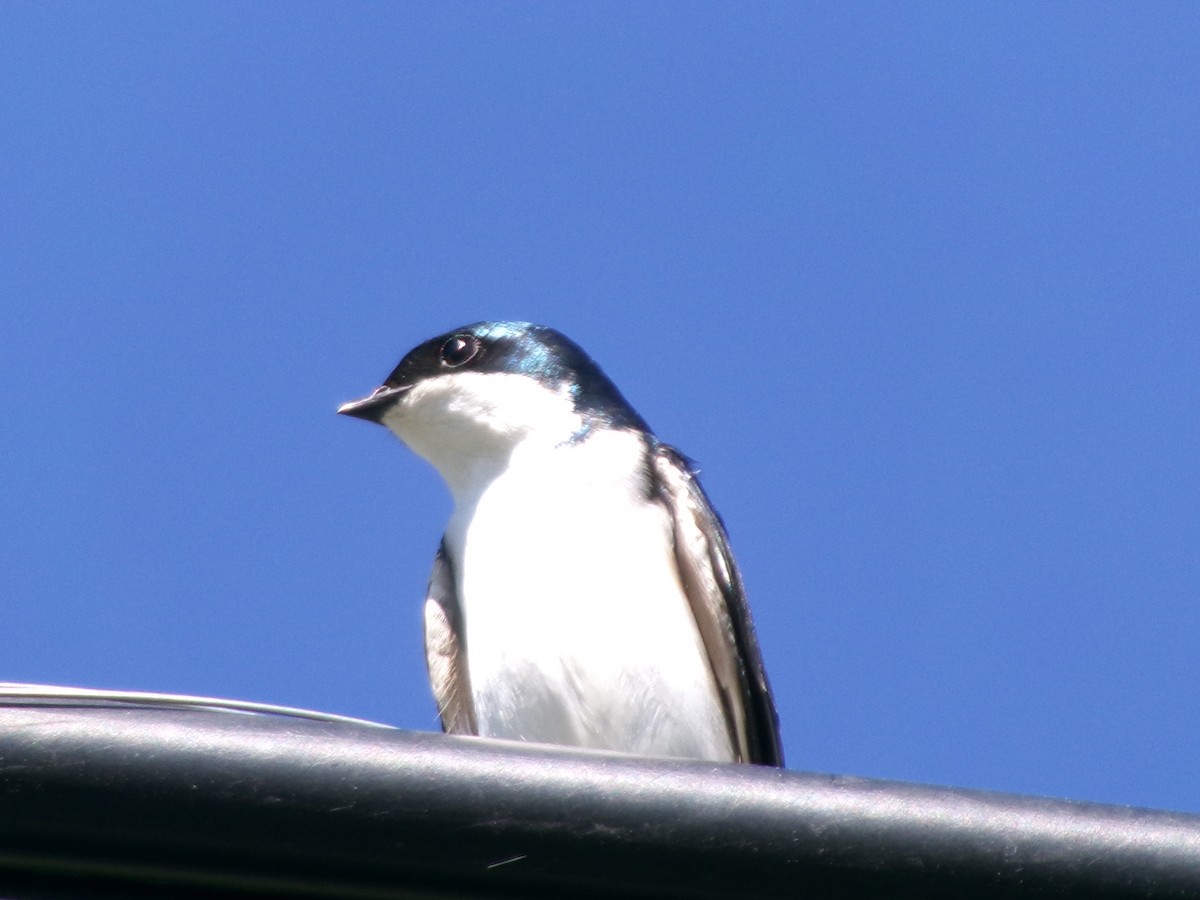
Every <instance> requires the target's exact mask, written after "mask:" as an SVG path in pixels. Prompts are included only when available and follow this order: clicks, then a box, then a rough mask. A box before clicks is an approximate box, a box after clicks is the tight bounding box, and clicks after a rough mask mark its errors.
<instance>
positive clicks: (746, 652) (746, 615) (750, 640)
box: [654, 444, 783, 766]
mask: <svg viewBox="0 0 1200 900" xmlns="http://www.w3.org/2000/svg"><path fill="white" fill-rule="evenodd" d="M654 476H655V482H656V487H657V488H658V493H659V496H660V497H661V499H662V501H663V502H664V503H665V504H666V506H667V509H668V510H669V511H670V513H671V518H672V520H673V522H674V528H675V557H676V560H677V562H678V564H679V572H680V575H681V577H682V580H683V587H684V591H685V592H686V593H687V598H688V603H689V604H690V605H691V608H692V614H693V615H694V616H695V617H696V625H697V626H698V627H699V630H700V637H701V639H702V640H703V642H704V648H705V650H706V651H707V652H708V658H709V662H710V663H711V665H712V670H713V675H714V676H715V678H716V682H717V689H718V690H719V691H720V693H721V701H722V704H723V705H724V707H725V715H726V718H727V720H728V721H729V725H730V732H731V735H732V737H733V742H734V748H735V749H736V751H737V755H738V758H739V761H741V762H751V763H760V764H763V765H769V766H782V765H783V746H782V744H781V743H780V740H779V716H778V715H777V714H776V712H775V701H774V698H773V697H772V696H771V686H770V684H769V683H768V682H767V673H766V670H765V669H764V668H763V662H762V654H761V653H760V651H759V649H758V638H757V637H756V636H755V634H754V623H753V622H752V621H751V619H750V608H749V606H748V605H747V603H746V594H745V591H744V590H743V589H742V579H741V576H740V575H739V574H738V570H737V565H736V564H735V563H734V561H733V554H732V553H731V552H730V550H729V540H728V538H727V537H726V535H725V526H724V525H723V524H722V523H721V519H720V517H719V516H718V515H717V513H716V512H715V511H714V510H713V508H712V505H711V504H710V503H709V502H708V497H707V496H706V495H705V493H704V490H703V488H701V487H700V483H699V481H697V480H696V476H695V473H694V472H693V471H692V468H691V466H689V465H688V462H687V460H686V459H685V458H684V457H683V456H682V455H681V454H680V453H679V452H678V451H676V450H675V449H674V448H672V447H668V446H666V445H665V444H659V445H658V446H657V447H656V448H655V450H654Z"/></svg>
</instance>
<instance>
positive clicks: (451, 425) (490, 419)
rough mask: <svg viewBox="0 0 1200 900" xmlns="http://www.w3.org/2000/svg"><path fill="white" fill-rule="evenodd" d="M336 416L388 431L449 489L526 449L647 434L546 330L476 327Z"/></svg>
mask: <svg viewBox="0 0 1200 900" xmlns="http://www.w3.org/2000/svg"><path fill="white" fill-rule="evenodd" d="M338 412H339V413H342V414H343V415H348V416H354V417H356V418H360V419H366V420H367V421H370V422H377V423H379V424H381V425H385V426H386V427H387V428H389V429H390V430H391V431H392V432H393V433H395V434H396V435H397V436H398V437H399V438H400V439H401V440H402V441H404V442H405V443H406V444H408V446H409V447H411V448H412V449H413V451H414V452H416V453H417V454H419V455H420V456H422V457H424V458H425V459H427V460H429V462H431V463H432V464H433V465H434V466H435V467H436V468H437V469H438V470H439V471H440V472H441V474H442V476H443V477H444V478H445V479H446V481H447V483H449V485H450V487H451V490H455V487H456V482H461V481H463V480H464V479H474V478H476V477H478V476H479V474H480V470H481V469H488V468H492V467H500V468H502V467H503V466H504V465H506V463H507V460H508V458H509V456H510V455H511V454H512V452H513V450H514V449H515V448H516V447H518V446H520V445H522V444H525V443H527V442H532V443H534V444H545V445H547V446H557V445H560V444H563V443H569V442H572V441H578V440H581V439H584V438H586V436H587V435H588V433H589V432H591V431H592V430H593V429H596V428H627V429H633V430H641V431H647V430H648V429H647V427H646V423H645V422H644V421H643V420H642V419H641V417H640V416H638V414H637V413H636V412H635V411H634V410H633V408H632V407H631V406H630V405H629V404H628V403H627V402H626V400H625V398H624V397H622V396H621V393H620V391H618V390H617V388H616V386H615V385H614V384H613V383H612V381H610V380H609V378H608V376H607V375H605V374H604V372H602V371H601V369H600V367H599V366H597V365H596V363H595V362H593V361H592V359H591V358H590V357H589V356H588V355H587V354H586V353H584V351H583V350H582V349H581V348H580V347H579V345H577V344H576V343H575V342H573V341H572V340H570V338H568V337H566V336H565V335H563V334H561V333H560V332H558V331H555V330H554V329H553V328H547V327H546V326H544V325H531V324H529V323H526V322H477V323H475V324H474V325H468V326H466V327H464V328H457V329H455V330H453V331H449V332H446V333H445V334H442V335H439V336H438V337H435V338H432V339H430V340H428V341H426V342H425V343H423V344H421V345H420V346H418V347H416V348H414V349H413V350H411V351H409V353H408V354H407V355H406V356H405V357H404V358H403V359H402V360H400V363H399V365H397V366H396V368H395V369H393V370H392V373H391V374H390V375H389V376H388V377H387V379H386V380H385V381H384V382H383V384H382V385H380V386H379V387H378V388H376V389H375V391H374V392H372V393H371V394H370V395H368V396H366V397H364V398H363V399H361V400H354V401H351V402H350V403H346V404H343V405H342V406H341V407H340V408H339V409H338Z"/></svg>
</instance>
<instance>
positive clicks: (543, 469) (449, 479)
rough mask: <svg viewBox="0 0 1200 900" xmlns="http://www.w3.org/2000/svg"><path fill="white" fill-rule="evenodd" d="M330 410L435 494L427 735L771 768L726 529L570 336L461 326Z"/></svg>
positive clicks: (765, 701) (497, 325)
mask: <svg viewBox="0 0 1200 900" xmlns="http://www.w3.org/2000/svg"><path fill="white" fill-rule="evenodd" d="M338 412H339V413H343V414H345V415H349V416H355V417H357V418H360V419H366V420H368V421H370V422H377V423H379V424H381V425H385V426H386V427H387V428H389V429H390V430H391V431H392V432H393V433H394V434H396V436H397V437H399V438H400V439H401V440H402V441H403V442H404V443H406V444H407V445H408V446H409V447H410V448H411V449H412V450H413V451H415V452H416V453H417V454H418V455H420V456H422V457H424V458H425V459H426V460H428V461H429V462H430V463H432V464H433V466H434V467H435V468H436V469H437V470H438V472H439V473H440V474H441V476H442V478H443V479H444V480H445V482H446V484H447V486H448V487H449V489H450V493H451V494H452V495H453V498H454V512H453V513H452V515H451V517H450V522H449V524H448V525H447V527H446V532H445V535H444V536H443V538H442V543H441V547H440V549H439V550H438V552H437V555H436V557H435V559H434V564H433V574H432V576H431V578H430V582H429V589H428V595H427V598H426V601H425V654H426V661H427V663H428V667H429V678H430V682H431V683H432V686H433V694H434V697H435V699H436V701H437V706H438V712H439V715H440V717H441V720H442V728H443V729H444V730H445V731H447V732H449V733H452V734H476V735H483V736H485V737H493V738H504V739H510V740H521V741H538V742H542V743H550V744H566V745H571V746H577V747H592V748H599V749H607V750H616V751H622V752H626V753H634V754H638V755H642V756H662V757H684V758H691V759H702V760H713V761H721V762H746V763H760V764H764V765H774V766H781V765H783V749H782V746H781V744H780V739H779V721H778V717H777V715H776V712H775V703H774V700H773V698H772V696H771V689H770V686H769V684H768V682H767V675H766V672H765V670H764V668H763V662H762V657H761V655H760V653H759V648H758V640H757V638H756V637H755V633H754V625H753V623H752V622H751V619H750V610H749V607H748V606H747V604H746V598H745V594H744V593H743V590H742V582H741V578H740V576H739V575H738V570H737V567H736V565H735V563H734V560H733V556H732V554H731V553H730V550H729V543H728V539H727V538H726V535H725V529H724V526H723V525H722V523H721V520H720V518H719V517H718V516H717V514H716V512H715V511H714V510H713V508H712V506H710V505H709V502H708V498H707V496H706V495H705V493H704V491H703V490H702V489H701V487H700V484H699V482H698V481H697V480H696V475H695V472H694V471H693V469H692V467H691V466H690V464H689V462H688V460H687V459H685V457H683V456H682V455H681V454H680V453H679V452H678V451H676V450H675V449H673V448H672V447H669V446H667V445H666V444H664V443H662V442H660V441H659V440H658V439H657V438H656V437H655V436H654V434H653V433H652V432H651V431H650V429H649V427H648V426H647V425H646V423H645V422H644V421H643V420H642V417H641V416H639V415H638V414H637V412H635V411H634V409H633V407H631V406H630V405H629V403H627V402H626V400H625V398H624V397H622V396H621V394H620V392H619V391H618V390H617V388H616V386H615V385H614V384H613V383H612V382H611V381H610V380H609V379H608V377H607V376H606V375H605V374H604V373H603V372H602V371H601V370H600V367H599V366H597V365H596V364H595V363H594V362H593V361H592V360H591V359H590V358H589V357H588V356H587V354H586V353H584V352H583V350H582V349H580V348H579V347H578V346H577V345H576V344H575V343H573V342H572V341H571V340H570V339H568V338H567V337H566V336H564V335H562V334H560V333H559V332H557V331H555V330H553V329H551V328H547V327H545V326H541V325H531V324H527V323H521V322H479V323H476V324H474V325H468V326H467V327H465V328H459V329H456V330H455V331H451V332H448V333H446V334H443V335H441V336H440V337H436V338H433V339H432V340H429V341H426V342H425V343H423V344H421V345H420V346H419V347H417V348H416V349H415V350H413V351H412V352H410V353H409V354H408V355H407V356H405V357H404V359H402V360H401V361H400V364H399V365H398V366H396V368H395V370H394V371H393V372H392V374H391V375H389V376H388V378H387V380H386V381H385V382H384V383H383V385H382V386H381V387H379V388H377V389H376V390H375V391H374V393H372V394H371V395H370V396H368V397H365V398H363V399H362V400H355V401H353V402H350V403H346V404H344V405H343V406H342V407H340V408H339V409H338Z"/></svg>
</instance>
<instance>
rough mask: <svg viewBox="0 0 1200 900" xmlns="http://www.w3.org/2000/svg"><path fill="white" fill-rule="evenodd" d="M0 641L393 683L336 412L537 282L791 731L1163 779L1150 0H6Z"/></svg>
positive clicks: (1176, 198) (1188, 426) (382, 485)
mask: <svg viewBox="0 0 1200 900" xmlns="http://www.w3.org/2000/svg"><path fill="white" fill-rule="evenodd" d="M4 20H5V24H4V28H3V29H2V32H0V159H2V161H3V163H2V165H0V333H2V334H3V347H4V352H3V353H2V354H0V399H2V402H3V409H4V415H5V421H6V427H5V428H4V429H3V434H2V436H0V472H2V478H3V481H2V485H3V486H2V489H0V612H2V614H3V615H2V621H3V623H4V627H3V629H2V630H0V678H3V679H9V680H24V681H40V682H50V683H58V684H74V685H83V686H89V687H114V688H128V689H142V690H161V691H172V692H190V693H198V694H205V695H219V696H229V697H237V698H241V699H250V700H259V701H264V702H273V703H281V704H290V705H297V706H305V707H312V708H317V709H323V710H327V711H331V712H338V713H344V714H349V715H355V716H362V717H366V718H372V719H377V720H381V721H385V722H389V723H393V724H396V725H400V726H403V727H406V728H416V729H431V728H435V727H436V720H435V717H434V709H433V705H432V702H431V700H430V699H429V696H428V689H427V686H426V682H425V675H424V669H423V662H422V657H421V639H420V603H421V599H422V597H423V590H424V586H425V580H426V578H427V575H428V570H429V565H430V560H431V557H432V554H433V551H434V549H435V547H436V544H437V541H438V538H439V535H440V533H441V529H442V525H443V523H444V521H445V518H446V516H447V515H448V512H449V500H448V496H447V494H446V492H445V490H444V488H443V487H442V485H441V483H440V481H439V480H438V478H437V476H436V474H435V473H434V472H433V470H432V469H431V468H429V467H428V466H427V465H426V464H424V463H423V462H421V461H420V460H419V459H417V458H416V457H414V456H413V455H412V454H410V453H409V452H408V451H407V450H406V449H405V448H404V447H403V446H402V445H400V444H399V443H398V442H397V441H395V440H394V439H393V438H391V437H390V436H389V435H388V434H387V433H386V432H385V431H384V430H383V429H379V428H373V427H369V426H367V425H365V424H363V423H361V422H356V421H351V420H347V419H345V418H340V417H337V416H335V415H334V409H335V408H336V407H337V405H338V404H339V403H341V402H342V401H345V400H348V399H351V398H354V397H357V396H360V395H362V394H363V393H365V392H367V391H368V390H370V389H371V388H373V387H374V386H375V385H376V384H378V383H379V381H380V380H381V379H382V378H383V377H384V376H385V375H386V374H387V373H388V372H389V371H390V369H391V368H392V366H393V365H394V364H395V362H396V361H397V360H398V359H399V357H400V356H401V355H402V354H403V353H404V352H405V351H406V350H408V349H409V348H410V347H411V346H413V345H414V344H416V343H418V342H420V341H422V340H424V339H426V338H428V337H430V336H432V335H434V334H437V333H440V332H442V331H444V330H446V329H448V328H452V327H454V326H457V325H460V324H464V323H467V322H472V321H476V320H479V319H497V318H508V319H527V320H533V321H539V322H544V323H546V324H550V325H554V326H556V327H558V328H560V329H561V330H563V331H565V332H567V333H568V334H570V335H571V336H572V337H573V338H575V339H576V340H577V341H578V342H580V343H581V344H582V345H583V346H584V347H585V348H587V349H588V351H589V352H590V353H591V354H592V355H593V356H594V357H595V358H596V359H597V360H598V361H599V362H600V363H601V364H602V365H603V366H604V367H605V369H606V370H607V371H608V373H609V374H610V375H611V376H612V377H613V379H614V380H615V381H616V382H617V383H618V384H619V385H620V386H621V388H622V390H623V391H624V393H625V394H626V396H627V397H628V398H629V399H630V400H631V402H633V404H634V405H635V406H636V407H637V408H638V409H639V411H640V412H642V413H643V415H644V416H645V417H646V418H647V419H648V421H649V422H650V423H651V425H652V426H653V427H654V428H655V430H656V431H657V432H658V434H659V435H660V436H661V437H662V438H663V439H664V440H666V441H668V442H670V443H673V444H675V445H677V446H678V447H680V448H681V449H682V450H683V451H684V452H686V453H687V454H688V455H690V456H692V457H693V458H695V459H696V460H698V461H699V463H700V464H701V466H702V470H703V478H704V483H705V485H706V487H707V489H708V491H709V493H710V494H711V496H712V498H713V500H714V502H715V503H716V505H717V507H718V508H719V509H720V511H721V512H722V514H723V516H724V517H725V519H726V522H727V524H728V526H729V530H730V533H731V535H732V539H733V544H734V548H735V551H736V552H737V554H738V557H739V560H740V563H741V566H742V569H743V571H744V575H745V580H746V583H747V585H748V589H749V591H750V596H751V603H752V605H753V608H754V611H755V615H756V619H757V623H758V628H759V632H760V636H761V639H762V643H763V646H764V653H765V656H766V660H767V663H768V666H769V669H770V672H771V675H772V679H773V681H774V685H775V691H776V694H777V699H778V702H779V707H780V713H781V716H782V719H783V724H784V739H785V744H786V748H787V753H788V760H789V764H790V765H791V766H792V767H793V768H798V769H808V770H816V771H826V772H841V773H849V774H855V775H863V776H872V777H882V778H898V779H905V780H914V781H921V782H930V783H936V784H953V785H962V786H970V787H982V788H989V789H996V790H1003V791H1018V792H1024V793H1035V794H1048V795H1054V796H1066V797H1073V798H1081V799H1091V800H1100V801H1108V802H1118V803H1132V804H1140V805H1149V806H1158V807H1167V808H1175V809H1185V810H1191V811H1197V812H1200V777H1198V774H1200V773H1198V771H1197V759H1198V756H1197V751H1196V748H1197V746H1200V678H1198V669H1200V666H1198V664H1197V658H1198V656H1200V651H1198V649H1197V648H1198V646H1200V604H1198V602H1197V600H1198V597H1200V478H1198V477H1197V460H1198V459H1200V416H1197V409H1196V407H1197V399H1198V397H1200V392H1198V376H1200V365H1198V356H1200V343H1198V340H1197V334H1198V333H1200V186H1198V185H1200V179H1198V178H1197V173H1198V172H1200V100H1198V99H1197V98H1198V97H1200V90H1198V89H1197V86H1198V84H1200V53H1198V52H1197V48H1198V47H1200V13H1198V12H1197V8H1196V7H1194V6H1192V5H1189V4H1178V3H1155V4H1121V5H1118V4H1102V5H1094V4H1086V5H1084V4H1027V3H1004V4H1000V3H994V4H984V3H981V4H958V3H922V4H908V5H901V4H849V3H847V4H841V3H839V4H824V3H812V4H782V3H780V4H753V3H747V4H730V5H723V4H675V3H658V4H639V5H633V4H628V5H624V4H586V5H585V4H540V3H515V4H485V3H481V4H473V3H466V4H464V3H430V4H382V3H380V4H368V3H358V4H334V3H328V4H313V3H288V4H281V3H280V4H275V3H265V4H222V3H190V4H151V3H112V4H99V5H98V4H90V5H85V4H57V3H39V4H32V3H30V4H19V5H9V6H8V7H6V9H5V13H4Z"/></svg>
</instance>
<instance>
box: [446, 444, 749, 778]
mask: <svg viewBox="0 0 1200 900" xmlns="http://www.w3.org/2000/svg"><path fill="white" fill-rule="evenodd" d="M587 443H589V444H591V443H592V441H588V442H587ZM593 449H594V448H593ZM586 455H587V454H583V453H580V452H579V451H578V450H576V449H574V448H572V449H564V450H560V451H557V452H556V453H555V454H554V456H555V458H554V459H553V460H548V461H547V462H549V466H547V465H536V466H530V467H526V468H524V469H522V468H510V469H509V470H508V472H506V473H505V474H504V475H502V476H501V477H500V478H498V479H497V480H496V481H494V482H492V483H491V484H490V485H489V486H488V488H487V490H486V491H484V492H483V493H482V495H481V496H480V497H479V499H478V501H477V502H476V504H475V506H474V509H473V515H470V512H471V510H459V511H458V512H457V513H456V520H452V523H451V528H450V530H449V531H448V532H447V538H448V540H449V542H450V544H451V554H452V556H453V557H454V558H455V561H456V563H457V568H458V591H459V597H460V599H461V601H462V607H463V618H464V626H465V636H466V648H467V658H468V668H469V671H470V677H471V685H472V690H473V693H474V699H475V707H476V716H477V721H478V724H479V731H480V734H482V735H485V736H489V737H498V738H509V739H515V740H525V741H541V742H546V743H556V744H567V745H574V746H580V747H594V748H604V749H610V750H619V751H624V752H629V753H636V754H639V755H647V756H678V757H691V758H697V759H710V760H732V759H733V753H732V750H731V747H730V739H729V733H728V728H727V725H726V721H725V716H724V713H723V711H722V709H721V707H720V704H719V701H718V699H717V692H716V689H715V686H714V681H713V676H712V672H711V670H710V667H709V664H708V660H707V656H706V654H705V652H704V649H703V646H702V644H701V641H700V638H699V635H698V632H697V630H696V625H695V621H694V619H693V617H692V614H691V611H690V609H689V607H688V603H687V599H686V597H685V595H684V593H683V589H682V587H681V585H680V583H679V580H678V577H677V574H676V570H675V567H674V564H673V556H672V554H673V550H672V547H671V543H670V523H669V521H668V518H667V515H666V512H665V510H663V509H662V508H661V507H660V506H659V505H658V504H655V503H651V502H649V501H647V500H645V498H643V497H642V496H640V493H639V492H640V488H638V487H637V486H635V485H632V484H624V483H623V482H613V481H611V480H610V481H608V482H606V483H596V482H590V481H589V480H588V479H581V478H579V477H577V473H576V472H574V471H572V470H573V469H574V468H575V466H577V465H580V464H584V463H586V464H590V463H593V462H594V460H577V459H576V456H578V457H583V456H586ZM560 469H561V471H560ZM589 471H591V470H589ZM557 476H561V477H557ZM601 482H603V479H601ZM468 519H469V521H468Z"/></svg>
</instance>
